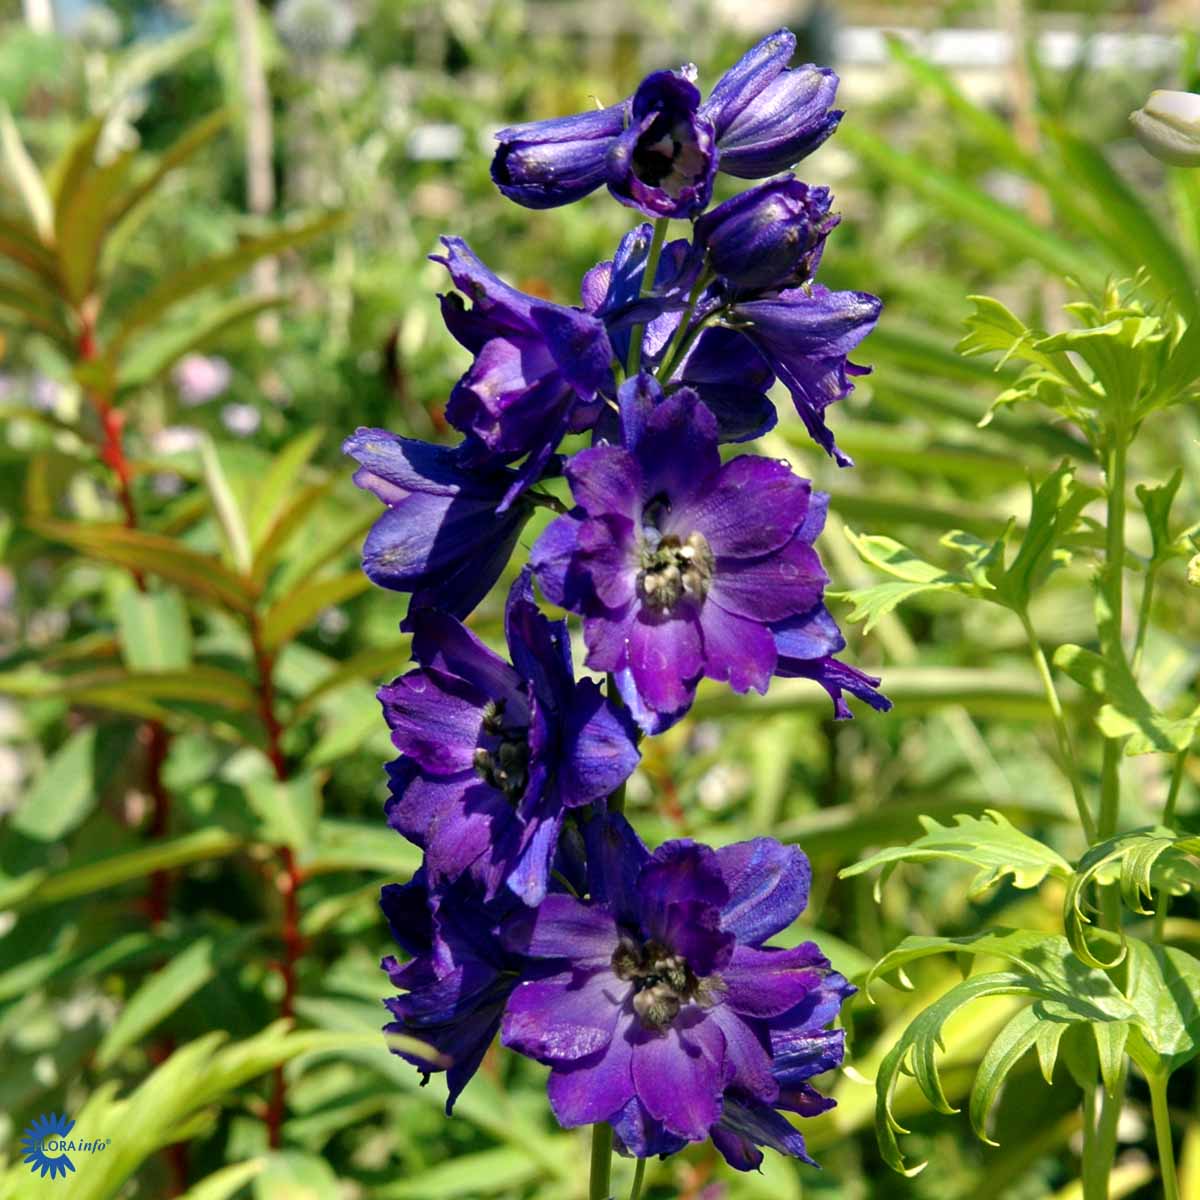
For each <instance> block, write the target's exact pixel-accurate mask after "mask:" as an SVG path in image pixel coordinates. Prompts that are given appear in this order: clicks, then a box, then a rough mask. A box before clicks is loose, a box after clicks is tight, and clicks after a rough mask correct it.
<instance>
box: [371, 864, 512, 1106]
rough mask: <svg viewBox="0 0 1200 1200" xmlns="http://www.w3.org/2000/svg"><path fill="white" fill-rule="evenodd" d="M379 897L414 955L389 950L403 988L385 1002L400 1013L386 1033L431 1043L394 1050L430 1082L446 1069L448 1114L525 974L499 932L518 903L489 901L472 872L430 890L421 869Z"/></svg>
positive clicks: (390, 965) (506, 898)
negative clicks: (425, 1049) (400, 957)
mask: <svg viewBox="0 0 1200 1200" xmlns="http://www.w3.org/2000/svg"><path fill="white" fill-rule="evenodd" d="M379 904H380V907H381V908H382V909H383V913H384V916H385V917H386V918H387V920H388V924H389V926H390V927H391V931H392V936H393V937H394V938H395V939H396V941H397V943H399V945H400V947H401V948H402V949H403V950H404V951H405V953H407V954H408V955H410V956H411V957H410V960H409V961H408V962H406V963H404V964H401V963H400V962H399V961H397V959H396V958H394V957H392V956H390V955H389V956H388V957H387V958H385V959H384V960H383V961H382V963H381V964H380V965H381V966H382V967H383V969H384V970H385V971H386V972H387V973H388V976H389V978H390V979H391V981H392V983H393V985H394V986H396V987H398V988H401V989H403V991H404V993H405V994H403V995H400V996H393V997H391V998H390V999H388V1000H385V1001H384V1004H386V1005H387V1007H388V1009H389V1011H390V1012H391V1014H392V1016H393V1017H394V1018H395V1019H394V1020H393V1021H392V1022H390V1023H389V1024H387V1025H385V1026H384V1032H385V1033H392V1034H403V1035H406V1036H408V1037H414V1038H417V1039H419V1040H420V1041H422V1042H424V1043H425V1044H426V1045H427V1046H429V1047H430V1048H431V1050H432V1051H433V1052H434V1054H433V1055H431V1056H428V1057H427V1056H424V1055H421V1054H416V1053H413V1052H412V1051H409V1050H401V1049H399V1048H396V1049H394V1051H393V1052H394V1053H396V1054H398V1055H399V1056H400V1057H401V1058H403V1059H405V1060H407V1061H408V1062H411V1063H412V1064H413V1065H414V1066H416V1067H418V1068H419V1069H420V1071H421V1073H422V1074H423V1076H424V1077H425V1079H424V1081H425V1082H427V1081H428V1079H429V1076H430V1074H431V1073H432V1072H434V1071H445V1072H446V1081H447V1083H448V1085H449V1088H450V1095H449V1097H448V1099H447V1100H446V1112H447V1113H449V1112H451V1110H452V1109H453V1108H454V1102H455V1100H456V1099H457V1098H458V1095H459V1093H460V1092H461V1091H462V1090H463V1088H464V1087H465V1086H466V1085H467V1083H468V1081H469V1080H470V1078H471V1076H472V1075H474V1074H475V1072H476V1071H477V1070H478V1069H479V1064H480V1062H482V1061H483V1056H484V1054H485V1053H486V1052H487V1048H488V1046H489V1045H491V1042H492V1039H493V1038H494V1037H495V1036H496V1032H497V1030H498V1029H499V1028H500V1018H501V1015H502V1013H503V1011H504V1006H505V1004H506V1003H507V1001H508V998H509V996H510V995H511V994H512V990H513V988H514V987H516V985H517V984H518V983H519V982H520V981H521V978H522V972H523V970H524V968H525V963H524V961H523V960H522V958H521V957H520V956H519V955H517V954H514V953H512V952H511V951H510V950H508V949H506V948H505V946H504V944H503V942H502V941H501V939H500V928H501V925H502V923H503V922H504V921H505V920H506V919H507V918H508V917H509V916H510V915H511V913H512V911H513V909H514V908H519V907H520V903H519V902H518V901H517V900H516V899H515V898H514V897H512V896H511V895H509V894H507V893H501V894H500V895H499V896H498V897H496V899H494V900H492V901H490V902H489V901H487V900H485V898H484V896H483V892H482V889H481V888H480V887H479V885H478V884H477V883H475V882H474V881H472V880H470V879H467V878H464V879H461V880H459V881H458V882H457V883H455V884H453V885H452V886H450V887H448V888H443V889H441V890H439V891H436V892H431V890H430V888H429V886H428V884H427V882H426V872H425V870H424V868H422V869H421V870H419V871H418V872H417V873H416V875H414V876H413V878H412V881H411V882H410V883H406V884H403V885H400V884H387V885H385V886H384V888H383V889H382V891H381V893H380V896H379Z"/></svg>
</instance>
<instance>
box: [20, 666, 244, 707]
mask: <svg viewBox="0 0 1200 1200" xmlns="http://www.w3.org/2000/svg"><path fill="white" fill-rule="evenodd" d="M4 694H7V695H10V696H62V697H65V698H67V699H70V700H72V701H73V702H75V703H77V704H94V705H98V706H100V707H102V708H103V707H107V706H112V707H114V708H115V709H116V710H117V711H119V712H131V713H134V714H138V713H142V712H149V711H153V713H154V715H162V713H161V712H160V711H159V710H158V707H157V706H158V705H159V703H160V702H169V701H172V700H178V701H185V702H187V701H191V702H194V703H197V704H212V705H215V706H217V707H219V708H225V709H228V710H230V711H232V712H251V711H253V710H254V709H255V708H256V707H257V700H258V698H257V693H256V692H255V691H254V688H253V687H252V686H251V685H250V684H249V683H248V682H247V681H246V680H245V679H244V678H243V677H242V676H241V675H237V674H235V673H234V672H232V671H226V670H224V669H223V668H221V667H210V666H208V665H207V664H200V663H197V664H192V665H190V666H188V667H187V668H186V669H185V670H181V671H145V672H136V671H121V670H110V669H102V670H98V671H82V672H78V673H76V674H73V675H51V674H48V673H43V672H31V671H14V672H12V673H11V674H7V675H0V695H4ZM141 705H149V709H146V708H143V707H140V706H141Z"/></svg>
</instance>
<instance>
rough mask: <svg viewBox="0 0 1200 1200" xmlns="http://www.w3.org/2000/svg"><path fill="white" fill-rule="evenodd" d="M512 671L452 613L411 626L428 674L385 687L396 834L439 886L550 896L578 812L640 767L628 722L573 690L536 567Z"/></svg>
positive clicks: (559, 626) (510, 627)
mask: <svg viewBox="0 0 1200 1200" xmlns="http://www.w3.org/2000/svg"><path fill="white" fill-rule="evenodd" d="M505 632H506V634H507V638H508V647H509V653H510V655H511V656H512V665H511V666H510V665H509V663H507V662H505V661H504V660H503V659H502V658H500V657H499V656H498V655H496V654H494V653H493V652H492V651H491V650H489V649H488V648H487V647H486V646H485V645H484V644H483V643H482V642H481V641H480V640H479V639H478V638H477V637H476V636H475V635H474V634H473V633H471V631H470V630H468V629H467V628H466V627H465V626H463V625H461V624H460V623H459V622H458V621H456V620H454V619H453V618H452V617H448V616H445V615H444V614H442V613H437V612H430V611H423V612H421V613H418V614H417V617H416V619H415V620H414V622H413V641H412V652H413V657H414V658H415V659H416V661H417V662H418V663H420V664H421V665H420V668H419V669H417V670H415V671H411V672H409V674H407V675H404V676H402V677H401V678H400V679H397V680H396V681H395V682H394V683H392V684H390V685H389V686H387V687H385V688H383V689H381V690H380V693H379V699H380V701H381V703H382V704H383V711H384V715H385V717H386V718H387V722H388V724H389V725H390V726H391V729H392V741H393V742H394V743H395V745H396V748H397V749H398V750H400V751H401V754H402V757H401V758H400V759H398V760H397V761H396V762H394V763H392V764H390V766H389V768H388V771H389V775H390V778H391V799H390V800H389V801H388V805H387V812H388V820H389V822H390V823H391V825H392V827H393V828H394V829H396V830H398V831H399V832H400V833H402V834H403V835H404V836H405V837H407V838H408V839H409V840H411V841H413V842H415V843H416V844H417V845H418V846H420V847H421V848H422V849H423V850H424V851H425V866H426V870H427V871H428V873H429V880H430V883H431V885H432V886H434V887H441V886H442V885H443V884H444V883H445V882H447V881H450V880H453V879H456V878H458V877H459V876H461V875H463V874H464V873H467V872H469V873H471V874H472V875H474V876H475V877H476V878H478V879H479V880H480V881H481V882H482V883H483V884H484V885H485V888H486V894H487V896H488V897H489V898H490V897H492V896H494V895H496V893H497V892H498V891H499V890H500V889H501V888H502V887H504V886H505V884H507V886H508V888H509V889H511V890H512V891H513V892H515V893H516V894H517V895H518V896H519V897H520V898H521V899H522V900H524V901H525V902H526V903H527V904H538V903H540V902H541V900H542V898H543V897H544V896H545V894H546V888H547V881H548V877H549V872H550V863H551V861H552V859H553V856H554V853H555V849H556V846H557V845H558V840H559V833H560V830H561V828H562V823H563V818H564V816H565V815H566V812H567V810H568V809H573V808H579V807H581V806H583V805H585V804H590V803H592V802H593V801H597V800H602V799H604V798H605V797H607V796H608V795H609V794H610V793H611V792H613V791H615V790H616V788H617V787H619V786H620V784H622V783H623V782H624V781H625V780H626V778H628V776H629V775H630V773H631V772H632V771H633V769H634V767H635V766H636V765H637V761H638V752H637V748H636V745H635V743H634V730H633V727H632V724H631V722H630V721H629V719H628V717H627V716H626V714H625V713H623V712H622V711H620V710H619V709H617V708H615V707H614V706H613V705H612V704H611V703H610V702H609V701H607V700H606V699H605V698H604V696H603V694H602V693H601V691H600V688H599V687H598V686H597V685H596V684H595V683H593V682H592V681H591V680H583V681H580V682H576V680H575V677H574V674H573V671H572V667H571V650H570V641H569V638H568V635H567V627H566V622H565V621H556V622H551V621H548V620H547V619H546V618H545V617H544V616H542V614H541V613H540V612H539V611H538V609H537V607H536V605H535V604H534V603H533V599H532V596H531V589H530V585H529V573H528V570H526V571H525V572H524V573H523V574H522V575H521V577H520V578H519V579H518V580H517V582H516V583H515V584H514V585H513V589H512V591H511V593H510V595H509V600H508V606H507V610H506V614H505Z"/></svg>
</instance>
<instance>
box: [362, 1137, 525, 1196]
mask: <svg viewBox="0 0 1200 1200" xmlns="http://www.w3.org/2000/svg"><path fill="white" fill-rule="evenodd" d="M543 1176H544V1171H543V1168H542V1167H541V1165H540V1164H539V1163H538V1162H537V1160H536V1159H534V1158H532V1157H531V1156H530V1155H529V1154H528V1153H526V1152H525V1151H523V1150H520V1149H517V1148H514V1147H509V1146H499V1147H497V1148H495V1149H493V1150H480V1151H478V1152H476V1153H475V1154H460V1155H457V1156H455V1157H454V1158H453V1159H451V1160H450V1161H449V1162H444V1163H438V1164H437V1166H434V1167H430V1168H429V1170H427V1171H418V1172H417V1173H416V1174H415V1175H412V1176H410V1177H408V1178H405V1179H402V1180H398V1181H396V1182H395V1183H389V1184H385V1185H384V1186H383V1187H381V1188H378V1189H376V1192H375V1200H473V1198H474V1197H477V1196H496V1195H499V1194H501V1193H504V1194H505V1195H512V1194H518V1193H520V1192H521V1191H522V1190H523V1188H524V1186H525V1185H527V1184H530V1183H534V1182H537V1181H538V1180H539V1179H541V1178H542V1177H543Z"/></svg>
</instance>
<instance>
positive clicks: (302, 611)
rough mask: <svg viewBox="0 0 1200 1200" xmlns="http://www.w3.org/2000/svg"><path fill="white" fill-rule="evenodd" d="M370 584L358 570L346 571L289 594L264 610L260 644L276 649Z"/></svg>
mask: <svg viewBox="0 0 1200 1200" xmlns="http://www.w3.org/2000/svg"><path fill="white" fill-rule="evenodd" d="M370 584H371V581H370V580H369V579H368V578H367V577H366V576H365V575H364V574H363V573H362V572H361V571H350V572H347V573H346V574H344V575H335V576H333V578H331V579H322V580H320V581H319V582H317V583H312V584H309V585H308V586H307V587H304V588H299V589H297V590H295V591H293V592H291V593H290V594H288V595H286V596H284V598H283V599H282V600H280V601H278V602H277V603H276V604H274V605H272V607H271V608H270V609H268V610H267V614H266V616H265V617H264V618H263V644H264V645H265V646H266V647H267V649H268V650H277V649H278V648H279V647H280V646H282V645H284V644H285V643H286V642H289V641H291V639H292V638H294V637H295V636H296V635H297V634H298V633H300V632H301V631H302V630H304V629H305V628H307V627H308V626H309V625H310V624H311V623H312V622H313V621H314V620H316V618H317V617H318V616H319V615H320V614H321V613H322V612H323V611H324V610H325V609H327V608H331V607H333V606H334V605H337V604H343V603H345V602H346V601H347V600H350V599H352V598H353V597H354V596H357V595H358V594H359V593H360V592H365V591H366V590H367V588H368V587H370Z"/></svg>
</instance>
